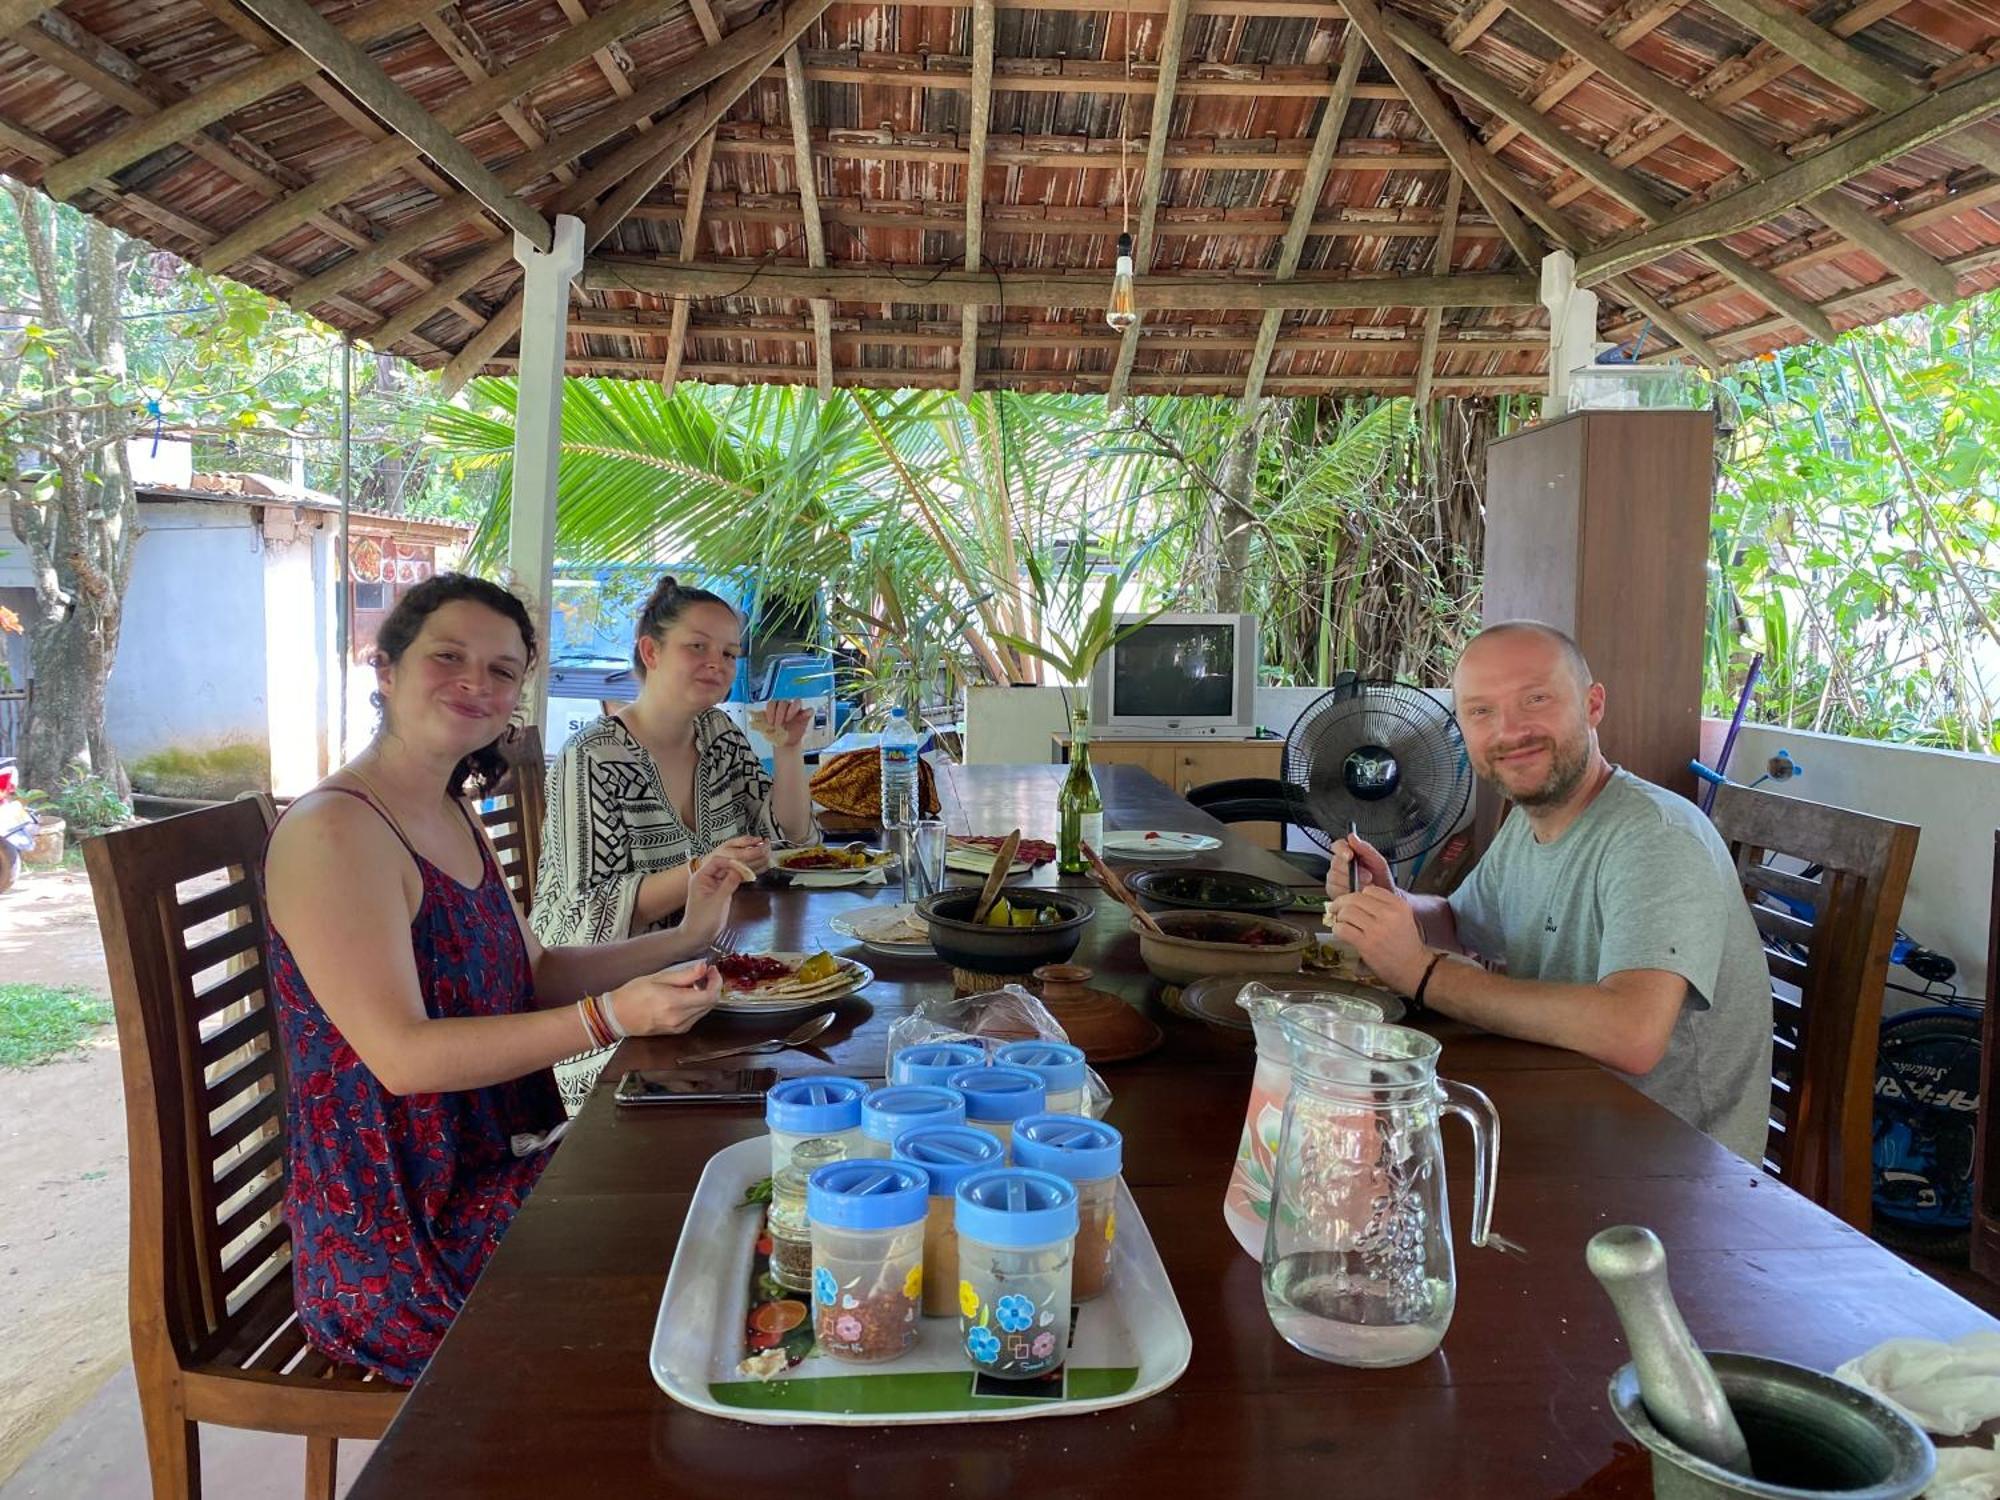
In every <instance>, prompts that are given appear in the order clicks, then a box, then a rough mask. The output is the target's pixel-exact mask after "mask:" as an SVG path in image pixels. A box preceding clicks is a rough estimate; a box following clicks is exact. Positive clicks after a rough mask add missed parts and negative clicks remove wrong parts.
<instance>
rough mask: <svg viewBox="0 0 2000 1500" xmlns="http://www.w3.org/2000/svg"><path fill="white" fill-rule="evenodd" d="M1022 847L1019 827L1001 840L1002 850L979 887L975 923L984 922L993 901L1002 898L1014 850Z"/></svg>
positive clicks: (991, 908) (973, 912) (973, 909)
mask: <svg viewBox="0 0 2000 1500" xmlns="http://www.w3.org/2000/svg"><path fill="white" fill-rule="evenodd" d="M1020 847H1021V830H1020V829H1018V828H1016V829H1015V830H1014V831H1013V832H1012V833H1010V834H1008V835H1007V837H1005V838H1004V839H1002V840H1001V841H1000V852H999V853H998V854H996V855H994V856H993V868H992V869H991V870H989V871H988V872H987V874H986V884H984V885H983V886H981V887H980V888H979V900H978V902H977V903H976V904H975V905H974V906H973V908H972V921H973V925H975V926H977V925H978V924H979V923H981V922H984V921H985V920H986V917H987V913H989V912H991V911H992V910H993V903H994V902H996V901H998V900H999V899H1000V887H1001V886H1003V885H1005V884H1006V883H1007V872H1008V871H1009V870H1011V869H1013V868H1014V851H1015V850H1017V849H1019V848H1020Z"/></svg>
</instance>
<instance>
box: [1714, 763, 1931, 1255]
mask: <svg viewBox="0 0 2000 1500" xmlns="http://www.w3.org/2000/svg"><path fill="white" fill-rule="evenodd" d="M1711 815H1712V816H1713V817H1714V819H1715V826H1716V829H1717V831H1718V832H1720V833H1721V835H1722V836H1723V838H1724V839H1725V840H1726V841H1727V842H1728V844H1729V848H1730V852H1731V853H1732V854H1733V855H1734V856H1735V857H1736V868H1737V873H1738V874H1739V875H1740V876H1741V878H1742V881H1743V891H1744V894H1745V895H1746V896H1747V897H1748V898H1749V900H1750V911H1751V915H1752V916H1754V917H1755V918H1756V920H1757V928H1758V930H1759V931H1760V932H1761V933H1762V934H1763V936H1764V951H1765V957H1766V959H1767V960H1768V962H1769V964H1770V969H1771V978H1772V981H1773V982H1772V1006H1773V1025H1774V1040H1775V1046H1774V1049H1773V1052H1772V1057H1771V1072H1772V1081H1771V1135H1770V1144H1769V1146H1768V1148H1767V1151H1766V1157H1767V1160H1766V1165H1767V1166H1769V1167H1770V1168H1771V1170H1772V1171H1773V1172H1774V1173H1775V1174H1776V1175H1777V1177H1778V1178H1779V1180H1781V1181H1783V1182H1785V1183H1787V1184H1789V1185H1790V1186H1791V1187H1793V1188H1796V1189H1797V1190H1798V1191H1799V1192H1801V1193H1804V1194H1805V1195H1806V1196H1807V1197H1808V1198H1811V1199H1812V1200H1813V1201H1814V1202H1815V1203H1818V1204H1820V1205H1821V1206H1822V1207H1824V1208H1827V1209H1829V1210H1831V1211H1832V1212H1834V1213H1836V1214H1838V1215H1839V1216H1840V1217H1841V1218H1843V1219H1845V1220H1846V1221H1847V1222H1848V1223H1849V1224H1851V1225H1853V1226H1854V1227H1855V1228H1856V1229H1859V1230H1861V1231H1863V1232H1864V1233H1865V1232H1866V1231H1867V1229H1868V1226H1869V1219H1870V1198H1871V1177H1872V1163H1871V1159H1870V1158H1871V1142H1872V1133H1873V1126H1874V1115H1875V1058H1876V1052H1877V1050H1878V1046H1879V1032H1880V1028H1881V1024H1882V991H1883V987H1884V985H1885V983H1886V982H1887V980H1888V973H1889V949H1890V947H1891V945H1892V944H1893V942H1894V940H1895V936H1896V921H1897V918H1898V917H1899V916H1900V915H1901V914H1902V910H1903V892H1904V890H1905V889H1906V888H1907V886H1908V885H1909V882H1910V865H1911V862H1912V861H1913V860H1914V859H1915V857H1916V852H1917V833H1918V830H1917V829H1915V828H1913V827H1911V826H1910V825H1909V824H1907V823H1892V822H1890V821H1888V820H1887V819H1884V818H1873V817H1869V816H1867V815H1866V814H1863V813H1857V812H1850V811H1848V810H1847V809H1846V808H1841V807H1828V806H1825V805H1823V804H1821V803H1817V802H1806V801H1802V800H1800V799H1798V798H1795V797H1779V796H1775V795H1773V794H1772V793H1769V792H1753V791H1751V790H1749V789H1748V788H1746V787H1737V786H1726V787H1721V788H1719V789H1718V790H1717V792H1716V796H1715V806H1714V808H1713V809H1712V814H1711ZM1773 861H1782V862H1783V863H1782V864H1777V863H1773ZM1798 866H1803V867H1805V868H1806V869H1814V868H1815V867H1816V869H1817V873H1815V874H1810V875H1809V874H1805V873H1800V872H1799V871H1798V869H1797V868H1796V867H1798ZM1766 897H1777V898H1782V899H1784V900H1789V901H1793V902H1797V903H1800V904H1801V905H1802V906H1805V907H1809V908H1810V915H1801V914H1799V913H1797V912H1794V911H1793V910H1791V909H1789V908H1784V907H1781V906H1779V905H1776V904H1774V903H1773V902H1772V901H1770V900H1767V899H1765V898H1766Z"/></svg>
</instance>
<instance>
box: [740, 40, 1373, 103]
mask: <svg viewBox="0 0 2000 1500" xmlns="http://www.w3.org/2000/svg"><path fill="white" fill-rule="evenodd" d="M799 56H800V57H801V58H802V59H803V60H804V62H805V66H806V81H807V82H808V83H851V84H855V85H857V86H860V87H864V88H897V87H905V88H913V89H937V90H941V91H945V92H956V93H967V92H969V91H971V89H972V87H973V63H974V60H973V59H972V58H970V57H961V56H957V55H955V54H952V53H947V52H870V53H868V54H866V56H867V62H866V64H865V65H864V64H863V62H862V60H861V59H862V54H861V53H859V52H858V51H846V50H834V51H830V50H826V49H812V48H802V49H801V50H800V53H799ZM1204 70H1207V71H1204ZM1334 71H1335V70H1334V69H1333V68H1329V67H1318V66H1309V65H1304V64H1300V65H1296V66H1292V65H1286V66H1281V67H1272V66H1267V65H1263V64H1257V63H1230V64H1208V63H1203V62H1199V61H1196V62H1192V63H1189V64H1187V65H1186V66H1185V67H1183V68H1182V70H1181V79H1180V83H1179V84H1178V85H1177V86H1176V93H1177V95H1178V97H1180V98H1183V99H1321V98H1324V97H1325V96H1326V91H1327V89H1328V87H1329V86H1330V85H1331V84H1332V82H1333V74H1334ZM1219 75H1220V76H1219ZM773 76H774V78H776V77H782V74H776V75H773ZM992 86H993V87H994V88H995V89H997V90H998V91H999V92H1001V93H1003V94H1151V93H1152V92H1153V91H1154V90H1155V88H1156V87H1157V81H1156V80H1154V79H1151V78H1146V77H1140V76H1138V75H1133V76H1131V77H1127V76H1126V74H1125V72H1124V64H1123V62H1122V60H1119V59H1115V58H1107V59H1091V58H1083V59H1079V58H1073V57H1002V58H997V59H995V62H994V69H993V85H992ZM1354 97H1355V98H1356V99H1380V100H1384V101H1389V102H1394V101H1399V100H1401V99H1402V97H1403V91H1402V90H1401V89H1399V88H1397V87H1396V86H1395V85H1394V84H1393V83H1362V84H1357V85H1355V89H1354Z"/></svg>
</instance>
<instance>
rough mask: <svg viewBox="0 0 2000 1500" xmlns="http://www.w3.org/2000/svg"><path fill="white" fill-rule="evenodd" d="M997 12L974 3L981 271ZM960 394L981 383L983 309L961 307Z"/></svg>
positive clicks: (974, 147) (970, 226)
mask: <svg viewBox="0 0 2000 1500" xmlns="http://www.w3.org/2000/svg"><path fill="white" fill-rule="evenodd" d="M998 19H999V18H998V16H997V15H996V13H995V11H994V0H975V4H974V5H973V7H972V100H971V103H972V119H971V121H970V122H969V125H968V128H967V132H966V137H967V138H966V164H965V269H966V270H967V271H968V272H970V273H971V274H973V275H977V274H979V272H980V270H981V269H982V268H981V266H980V263H979V262H980V256H981V255H982V254H983V253H984V250H985V246H984V242H983V237H984V234H985V229H986V130H987V126H988V125H989V123H990V122H991V121H992V118H993V52H994V34H995V31H996V29H997V22H998ZM959 316H960V321H961V329H960V336H959V347H958V394H959V396H960V398H961V399H963V400H966V401H970V400H971V399H972V393H973V392H974V391H976V390H977V389H978V388H979V309H978V307H977V306H973V305H968V306H966V307H964V308H962V309H961V310H960V314H959Z"/></svg>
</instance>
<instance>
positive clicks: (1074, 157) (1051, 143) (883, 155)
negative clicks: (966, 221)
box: [715, 121, 1452, 232]
mask: <svg viewBox="0 0 2000 1500" xmlns="http://www.w3.org/2000/svg"><path fill="white" fill-rule="evenodd" d="M946 139H950V140H952V141H953V142H954V144H945V141H944V140H941V139H940V138H938V137H937V136H931V135H916V136H912V135H910V134H901V135H900V138H899V133H897V132H890V133H889V138H888V139H886V140H885V139H882V138H881V135H880V134H879V133H878V132H874V131H867V132H862V131H846V130H841V131H835V130H826V129H816V130H814V131H813V150H814V152H815V153H816V154H818V155H820V156H825V157H833V158H845V159H847V160H850V161H871V162H959V163H963V162H964V161H966V160H967V153H966V149H965V147H963V146H961V145H958V144H955V141H956V138H955V137H947V138H946ZM1029 142H1034V143H1035V144H1029ZM1042 142H1046V144H1042ZM1340 144H1341V149H1340V151H1339V152H1338V153H1337V154H1336V155H1335V156H1334V158H1333V163H1332V168H1333V170H1334V171H1336V172H1442V171H1445V170H1447V169H1448V168H1449V167H1450V166H1451V165H1452V161H1451V158H1450V157H1449V156H1447V155H1446V154H1445V153H1444V152H1443V151H1441V150H1437V149H1435V148H1433V147H1430V146H1427V145H1425V144H1424V143H1422V142H1415V141H1386V140H1382V141H1378V140H1374V139H1372V138H1368V137H1361V138H1356V139H1350V140H1345V141H1342V142H1341V143H1340ZM715 149H716V150H717V151H720V152H722V153H723V154H724V155H727V156H774V157H775V156H790V155H791V154H792V145H791V141H790V140H789V139H785V140H782V141H781V140H779V139H777V138H776V137H773V136H767V135H764V134H762V133H761V128H760V127H758V126H756V125H753V124H746V123H744V122H741V121H731V122H730V125H729V128H728V129H725V130H722V131H719V132H717V134H716V138H715ZM1127 154H1128V156H1129V153H1127ZM1311 156H1312V142H1311V141H1309V140H1281V141H1271V140H1267V141H1261V142H1259V143H1258V144H1257V149H1255V150H1252V151H1235V150H1231V149H1229V148H1228V146H1227V145H1218V144H1217V143H1216V142H1215V140H1214V139H1213V138H1212V137H1208V136H1198V137H1192V138H1189V139H1185V140H1171V141H1168V142H1167V144H1166V163H1165V164H1166V169H1167V170H1168V171H1170V172H1171V171H1191V172H1301V171H1304V170H1305V165H1306V162H1307V161H1308V160H1309V159H1310V158H1311ZM1119 158H1120V152H1119V150H1118V142H1116V141H1105V140H1098V141H1092V142H1089V143H1087V144H1085V145H1081V146H1078V145H1075V144H1072V143H1071V141H1070V139H1069V138H1067V137H1038V136H1028V137H1023V136H1018V135H1012V134H1007V135H999V134H993V133H990V132H989V134H988V136H987V143H986V164H987V165H988V166H989V167H1049V168H1053V169H1055V170H1059V171H1069V170H1072V169H1078V170H1096V171H1100V172H1116V171H1118V170H1119V167H1120V160H1119ZM1156 219H1157V214H1156ZM1156 232H1157V231H1156Z"/></svg>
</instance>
